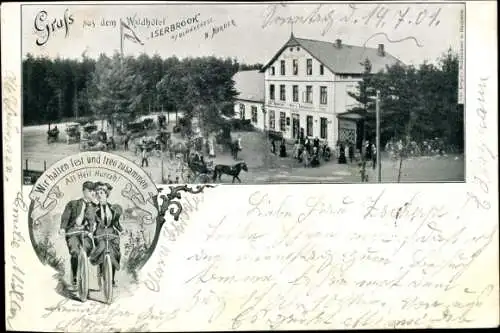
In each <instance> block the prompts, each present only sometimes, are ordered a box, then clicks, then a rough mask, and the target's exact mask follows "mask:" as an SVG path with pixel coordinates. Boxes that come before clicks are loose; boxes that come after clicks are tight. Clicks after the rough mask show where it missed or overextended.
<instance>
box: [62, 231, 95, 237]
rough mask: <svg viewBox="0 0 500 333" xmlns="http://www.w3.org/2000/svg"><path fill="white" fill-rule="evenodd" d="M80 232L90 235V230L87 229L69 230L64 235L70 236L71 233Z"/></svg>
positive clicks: (76, 233)
mask: <svg viewBox="0 0 500 333" xmlns="http://www.w3.org/2000/svg"><path fill="white" fill-rule="evenodd" d="M81 234H87V235H88V236H92V232H90V231H88V230H74V231H69V232H66V233H65V236H71V235H81Z"/></svg>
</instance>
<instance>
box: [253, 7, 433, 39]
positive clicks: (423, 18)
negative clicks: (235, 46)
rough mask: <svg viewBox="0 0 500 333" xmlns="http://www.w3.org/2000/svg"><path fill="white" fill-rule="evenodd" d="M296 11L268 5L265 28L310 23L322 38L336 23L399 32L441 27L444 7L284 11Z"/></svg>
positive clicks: (322, 8)
mask: <svg viewBox="0 0 500 333" xmlns="http://www.w3.org/2000/svg"><path fill="white" fill-rule="evenodd" d="M290 8H293V5H291V6H289V5H286V4H274V5H269V6H268V7H267V8H266V9H265V10H264V13H263V17H264V20H263V22H262V28H267V27H271V26H273V25H274V26H282V25H284V24H292V23H293V24H307V25H320V26H322V30H321V35H322V36H324V35H325V34H327V33H328V32H329V31H330V30H331V29H332V27H333V26H334V25H335V24H350V25H364V26H369V27H372V28H391V29H393V30H396V29H398V28H400V27H402V26H404V25H408V26H412V27H424V26H426V27H430V28H432V27H437V26H439V25H440V23H441V21H440V14H441V7H431V6H429V7H426V8H421V7H413V6H408V7H406V8H402V9H400V10H394V9H392V8H391V6H390V5H386V4H374V5H368V6H366V5H355V4H349V5H343V6H335V8H332V7H331V6H326V5H323V4H320V5H317V6H315V8H314V9H313V10H311V11H309V12H306V13H301V14H300V15H285V14H283V11H285V10H287V9H290Z"/></svg>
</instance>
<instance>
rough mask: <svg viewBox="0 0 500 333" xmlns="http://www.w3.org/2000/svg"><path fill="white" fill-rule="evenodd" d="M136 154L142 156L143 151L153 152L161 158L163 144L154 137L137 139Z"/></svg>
mask: <svg viewBox="0 0 500 333" xmlns="http://www.w3.org/2000/svg"><path fill="white" fill-rule="evenodd" d="M134 146H135V154H136V155H140V154H141V153H142V151H143V150H146V151H147V152H152V153H153V154H155V155H156V156H158V157H160V156H161V151H162V149H161V143H160V142H159V140H158V138H157V137H156V138H155V137H153V136H143V137H141V138H136V139H135V141H134Z"/></svg>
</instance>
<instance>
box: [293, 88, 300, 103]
mask: <svg viewBox="0 0 500 333" xmlns="http://www.w3.org/2000/svg"><path fill="white" fill-rule="evenodd" d="M292 95H293V101H294V102H298V101H299V86H296V85H295V86H293V87H292Z"/></svg>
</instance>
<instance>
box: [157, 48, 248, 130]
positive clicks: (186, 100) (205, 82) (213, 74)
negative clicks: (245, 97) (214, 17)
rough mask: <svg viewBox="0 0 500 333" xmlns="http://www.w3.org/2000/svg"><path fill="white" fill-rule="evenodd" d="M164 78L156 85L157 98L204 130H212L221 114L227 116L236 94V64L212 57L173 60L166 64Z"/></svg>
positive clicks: (229, 60)
mask: <svg viewBox="0 0 500 333" xmlns="http://www.w3.org/2000/svg"><path fill="white" fill-rule="evenodd" d="M165 63H166V65H164V67H166V66H168V67H167V68H165V75H164V76H163V77H162V79H161V80H160V81H159V82H158V83H157V85H156V88H157V92H158V94H159V95H161V96H163V99H164V100H166V101H167V102H168V104H169V105H171V106H173V108H174V109H175V110H180V111H182V112H183V113H184V117H185V118H186V119H187V121H188V122H190V120H191V119H193V118H195V117H196V118H197V119H199V120H200V122H201V125H202V126H203V127H205V131H209V130H210V129H212V128H214V127H215V125H216V124H217V123H218V122H219V117H220V115H221V114H229V113H230V112H231V111H230V109H232V103H233V101H234V98H235V96H236V94H237V92H236V90H235V89H234V82H233V80H232V77H233V75H234V74H235V73H236V72H237V71H238V68H239V66H238V63H237V62H236V61H234V60H233V59H229V58H228V59H224V60H223V59H218V58H215V57H203V58H186V59H183V60H182V61H178V60H177V59H172V60H170V61H168V60H167V61H166V62H165Z"/></svg>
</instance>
